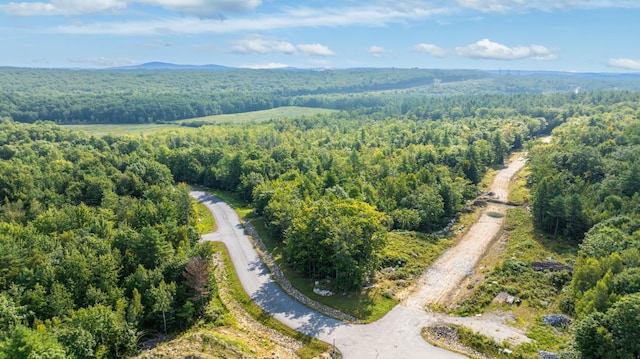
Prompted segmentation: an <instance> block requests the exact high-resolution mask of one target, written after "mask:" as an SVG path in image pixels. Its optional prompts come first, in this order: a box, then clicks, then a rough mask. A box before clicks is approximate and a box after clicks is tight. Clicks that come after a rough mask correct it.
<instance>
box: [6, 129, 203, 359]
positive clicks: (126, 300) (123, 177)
mask: <svg viewBox="0 0 640 359" xmlns="http://www.w3.org/2000/svg"><path fill="white" fill-rule="evenodd" d="M0 152H1V153H2V154H1V155H0V157H1V158H2V160H1V161H0V198H2V199H3V200H2V205H1V206H0V219H1V220H0V290H1V292H0V323H1V325H0V337H2V340H3V341H4V343H3V344H2V345H1V346H0V357H2V358H26V357H29V358H32V357H38V358H40V357H42V358H64V357H72V358H117V357H123V356H125V355H127V354H129V353H132V352H134V351H135V350H136V349H137V345H138V340H139V339H140V337H141V335H142V334H144V333H154V332H156V333H157V332H167V331H174V330H178V329H185V328H187V327H188V326H189V325H190V324H191V323H193V321H194V320H195V318H197V317H200V316H201V315H202V311H203V308H204V305H205V304H206V302H207V301H208V298H209V296H210V295H211V294H212V290H210V289H213V288H209V277H208V269H207V268H208V264H207V263H208V261H207V260H206V258H207V256H208V255H209V253H208V252H207V251H206V249H204V248H200V247H196V246H195V244H196V242H197V240H198V239H199V235H198V234H197V232H196V231H195V229H194V226H193V224H194V223H193V220H194V218H195V215H193V212H194V209H193V207H192V202H191V200H190V197H189V188H188V187H187V186H186V185H178V186H177V187H174V186H173V178H172V176H171V172H170V171H169V169H168V168H167V167H166V166H165V165H163V164H160V163H158V162H157V161H155V160H154V159H153V156H152V153H153V148H152V147H150V145H149V144H145V143H142V142H136V141H130V140H126V139H120V138H107V139H97V138H93V137H92V138H88V137H84V136H79V135H78V134H77V133H73V132H70V131H67V130H63V129H61V128H59V127H57V126H54V125H52V124H38V125H29V126H25V125H19V124H14V123H11V122H5V123H2V124H0ZM30 354H31V356H29V355H30Z"/></svg>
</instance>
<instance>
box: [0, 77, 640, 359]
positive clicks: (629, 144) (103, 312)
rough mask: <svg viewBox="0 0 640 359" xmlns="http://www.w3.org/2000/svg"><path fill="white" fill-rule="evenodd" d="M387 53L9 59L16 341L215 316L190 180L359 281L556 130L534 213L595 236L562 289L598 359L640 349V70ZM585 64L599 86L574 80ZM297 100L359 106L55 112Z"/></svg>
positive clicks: (82, 340)
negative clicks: (21, 63) (145, 128)
mask: <svg viewBox="0 0 640 359" xmlns="http://www.w3.org/2000/svg"><path fill="white" fill-rule="evenodd" d="M369 71H370V70H348V71H346V70H345V72H340V71H336V72H331V71H327V72H317V73H316V72H314V73H313V76H309V74H308V73H305V74H301V73H298V72H291V73H284V72H280V71H268V72H265V73H264V74H265V76H263V77H260V76H255V74H254V73H252V72H250V71H248V70H247V71H245V70H233V71H223V72H215V75H211V76H210V77H209V76H202V75H203V74H202V73H198V72H197V71H196V72H193V71H176V72H171V71H170V72H144V71H140V72H139V71H131V72H126V73H124V72H118V71H114V72H110V71H96V72H85V71H77V72H73V71H71V72H69V71H67V70H27V69H0V76H2V77H3V79H4V80H3V81H1V82H0V84H1V85H0V86H1V87H0V96H1V97H0V119H1V123H0V158H1V159H2V160H1V161H0V201H1V203H0V290H1V292H0V323H1V325H0V343H1V344H0V358H3V359H4V358H23V357H24V358H27V357H38V356H39V357H47V358H119V357H126V356H128V355H130V354H132V353H134V352H136V350H137V348H138V344H139V341H140V340H141V337H142V336H143V335H144V334H146V333H157V334H160V333H175V332H180V331H182V330H185V329H186V328H188V327H189V326H190V325H191V324H192V323H194V322H195V321H197V320H199V319H203V320H207V321H211V322H215V320H216V318H217V315H218V314H219V313H218V314H216V313H215V312H214V313H212V311H210V310H208V309H207V308H208V307H207V303H208V301H209V300H210V299H211V298H213V297H215V295H216V287H215V283H214V282H213V281H212V280H211V278H210V275H209V268H208V263H209V261H208V258H209V257H210V256H211V254H212V253H211V250H210V249H209V247H207V246H205V245H202V244H198V243H197V242H198V239H199V233H198V232H197V229H196V225H197V209H196V207H195V205H194V203H193V202H192V200H191V199H190V198H189V189H190V186H192V185H201V186H205V187H208V188H211V189H217V190H223V191H226V192H228V193H232V194H234V195H235V196H237V197H238V198H241V199H242V200H244V201H245V202H247V203H250V204H251V206H252V209H253V211H254V212H255V214H256V215H259V216H262V218H264V220H265V223H266V225H267V228H268V231H269V233H270V235H271V236H272V237H273V238H274V240H276V241H278V242H279V243H280V244H281V246H282V247H283V253H284V256H285V261H286V262H287V263H288V265H290V266H291V267H292V268H293V269H294V270H295V271H296V272H298V273H299V274H300V275H302V276H304V277H306V278H309V279H311V280H318V279H320V280H328V281H329V282H330V285H331V287H332V289H335V290H340V291H358V290H359V289H361V288H362V287H363V286H366V285H369V284H371V283H372V282H373V281H375V278H376V273H377V272H378V271H379V270H381V269H382V268H384V267H386V266H387V264H388V263H386V261H389V260H393V261H394V262H398V260H399V258H385V257H384V256H383V255H382V253H381V248H382V247H383V246H384V244H385V243H386V241H387V235H388V234H389V233H390V232H394V233H424V234H428V235H430V234H432V233H436V232H438V231H440V230H442V229H443V228H445V227H446V226H447V224H448V223H450V221H451V220H452V219H453V218H455V217H456V216H457V215H458V214H459V213H461V212H462V211H464V210H465V207H467V205H468V203H469V201H472V200H473V199H474V198H476V196H477V195H478V191H479V183H480V181H481V180H482V178H483V177H484V175H485V174H486V173H487V172H488V171H490V170H491V169H493V168H499V167H500V166H501V165H502V164H503V163H504V161H505V160H506V159H507V158H508V156H509V154H510V153H511V152H512V151H516V150H522V149H525V148H529V146H528V144H527V143H528V141H530V140H534V139H535V138H537V137H539V136H541V135H549V134H552V137H553V142H552V143H551V144H548V145H539V146H535V147H531V148H530V153H529V159H530V160H529V166H530V169H531V171H530V173H531V174H530V176H529V178H528V179H527V185H528V187H529V188H530V191H531V194H532V195H531V211H532V216H533V220H534V223H535V225H536V228H537V229H538V230H540V231H542V232H544V233H546V235H547V236H548V237H550V238H553V239H554V240H557V241H562V242H566V243H569V244H570V245H572V246H575V247H576V248H579V249H578V259H577V260H576V263H575V267H574V268H573V275H572V277H571V279H570V280H569V281H567V283H565V284H564V286H563V287H562V288H559V290H558V293H559V295H561V298H562V308H563V310H564V311H565V312H566V313H567V314H568V315H570V316H572V317H573V318H575V319H576V324H575V335H574V339H573V340H574V341H575V345H576V348H577V350H578V352H580V353H581V354H582V357H584V358H590V357H593V358H601V357H611V358H614V357H637V356H639V355H640V346H638V344H637V341H636V340H635V338H637V336H638V334H640V333H638V330H639V328H640V323H638V318H640V313H639V311H640V309H639V308H640V297H639V295H640V294H638V293H640V284H639V283H640V271H639V269H638V268H640V262H639V259H638V258H640V254H639V253H638V251H639V250H640V247H639V245H638V244H639V243H640V241H639V238H638V233H640V232H639V229H640V222H639V218H638V208H640V194H638V191H639V189H640V165H639V164H638V163H637V160H636V159H637V158H639V155H640V154H639V153H638V151H639V148H640V147H639V146H640V108H639V106H640V93H638V92H635V91H631V90H633V85H631V84H630V83H627V82H624V81H622V82H621V84H617V85H616V86H613V83H612V82H611V81H610V80H609V79H606V80H598V79H596V80H594V79H591V78H586V79H585V78H577V79H576V78H570V79H566V78H559V77H532V78H530V77H525V76H522V77H521V78H519V77H503V78H498V79H495V78H492V77H490V76H489V75H488V74H486V73H480V72H475V71H459V72H438V71H435V70H424V71H423V70H399V69H389V70H380V71H379V72H374V74H373V75H372V76H363V74H365V73H366V74H369ZM203 78H204V79H203ZM252 79H254V80H255V79H260V80H259V81H255V83H254V82H253V81H252ZM435 79H437V80H439V81H436V82H437V83H438V84H437V85H436V84H435V83H434V80H435ZM440 81H441V82H440ZM447 81H450V82H451V83H450V84H448V83H447ZM618 81H620V80H618ZM578 82H579V83H580V85H581V86H584V87H585V88H589V86H592V88H593V90H592V91H586V90H583V91H574V89H575V86H576V83H578ZM232 84H233V86H232ZM551 85H553V86H554V87H553V89H555V91H552V92H546V90H548V89H549V88H550V87H549V86H551ZM252 86H255V88H254V87H252ZM416 86H417V87H416ZM607 86H611V89H603V87H604V88H609V87H607ZM625 86H629V89H628V90H622V89H620V88H625ZM614 87H617V88H618V89H612V88H614ZM285 89H286V90H285ZM525 89H529V91H525ZM563 89H564V90H563ZM381 90H382V91H381ZM278 91H279V92H280V95H278V94H277V92H278ZM467 92H468V93H467ZM205 93H208V95H207V96H209V97H208V98H207V97H203V96H205V95H204V94H205ZM125 94H127V95H126V96H123V95H125ZM176 94H178V95H176ZM96 98H99V100H95V99H96ZM267 98H268V99H269V102H268V103H261V102H260V101H261V100H262V99H267ZM233 101H237V103H236V104H233V103H232V102H233ZM280 101H281V102H280ZM305 101H306V102H305ZM225 103H228V104H229V107H228V108H227V107H225V106H226V105H224V104H225ZM251 104H254V105H251ZM282 104H287V105H291V104H304V105H306V106H317V107H326V108H335V109H339V110H341V111H340V112H337V113H331V114H321V115H315V116H305V117H299V118H294V119H272V120H270V121H266V122H261V123H239V124H227V125H214V126H202V127H200V128H198V129H195V130H190V131H176V132H172V133H161V134H154V135H149V136H146V137H144V136H113V135H106V136H102V137H96V136H91V135H87V134H84V133H79V132H73V131H71V130H67V129H64V128H62V127H59V126H58V125H57V124H56V123H70V122H71V123H79V122H82V123H87V122H89V123H90V122H100V123H139V122H158V121H172V120H177V119H184V118H190V117H198V116H204V115H207V114H214V113H227V112H243V111H247V110H249V109H261V108H271V107H277V106H281V105H282ZM187 105H188V106H187ZM186 108H190V110H189V111H186V112H185V109H186ZM123 111H124V112H123ZM154 111H157V112H154ZM30 354H33V355H34V356H29V355H30Z"/></svg>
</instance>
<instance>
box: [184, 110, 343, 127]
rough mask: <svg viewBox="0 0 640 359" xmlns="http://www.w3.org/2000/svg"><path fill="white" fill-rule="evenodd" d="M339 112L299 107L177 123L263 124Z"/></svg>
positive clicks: (192, 119) (198, 118)
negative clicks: (270, 121)
mask: <svg viewBox="0 0 640 359" xmlns="http://www.w3.org/2000/svg"><path fill="white" fill-rule="evenodd" d="M333 112H337V111H336V110H329V109H324V108H312V107H297V106H284V107H278V108H272V109H270V110H263V111H252V112H244V113H233V114H227V115H215V116H206V117H197V118H190V119H186V120H180V121H176V123H179V124H182V123H191V122H195V123H207V124H222V123H245V122H263V121H268V120H272V119H279V118H295V117H302V116H313V115H316V114H327V113H333Z"/></svg>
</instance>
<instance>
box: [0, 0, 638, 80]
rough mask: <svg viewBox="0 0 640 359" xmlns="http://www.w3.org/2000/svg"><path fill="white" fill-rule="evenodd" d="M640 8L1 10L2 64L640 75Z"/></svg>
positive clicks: (429, 5) (601, 3) (588, 4)
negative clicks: (155, 64)
mask: <svg viewBox="0 0 640 359" xmlns="http://www.w3.org/2000/svg"><path fill="white" fill-rule="evenodd" d="M639 33H640V0H406V1H405V0H396V1H393V0H371V1H360V0H324V1H316V0H306V1H289V0H282V1H281V0H48V1H47V0H40V1H22V2H20V1H5V0H0V66H24V67H74V68H103V67H111V66H126V65H133V64H140V63H144V62H151V61H163V62H172V63H179V64H199V65H201V64H219V65H225V66H233V67H254V68H258V67H283V66H293V67H301V68H318V67H321V68H347V67H403V68H412V67H419V68H464V69H496V70H497V69H503V70H557V71H578V72H590V71H594V72H629V71H633V72H640V41H638V37H637V36H638V34H639Z"/></svg>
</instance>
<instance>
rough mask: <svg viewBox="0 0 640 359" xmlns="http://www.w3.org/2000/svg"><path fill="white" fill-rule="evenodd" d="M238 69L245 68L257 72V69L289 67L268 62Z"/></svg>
mask: <svg viewBox="0 0 640 359" xmlns="http://www.w3.org/2000/svg"><path fill="white" fill-rule="evenodd" d="M240 67H242V68H245V69H256V70H259V69H283V68H287V67H289V65H287V64H281V63H278V62H270V63H268V64H256V65H243V66H240Z"/></svg>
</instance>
